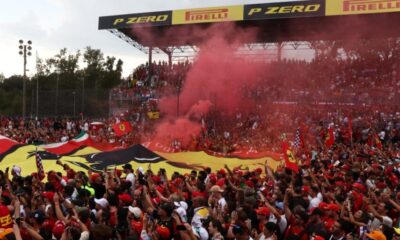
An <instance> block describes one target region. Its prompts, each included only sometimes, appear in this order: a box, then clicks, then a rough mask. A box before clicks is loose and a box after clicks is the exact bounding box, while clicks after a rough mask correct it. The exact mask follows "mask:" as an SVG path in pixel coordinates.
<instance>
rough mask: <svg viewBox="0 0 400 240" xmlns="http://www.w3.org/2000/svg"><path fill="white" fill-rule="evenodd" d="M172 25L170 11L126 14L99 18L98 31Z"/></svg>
mask: <svg viewBox="0 0 400 240" xmlns="http://www.w3.org/2000/svg"><path fill="white" fill-rule="evenodd" d="M171 23H172V11H163V12H149V13H137V14H126V15H117V16H106V17H100V19H99V29H115V28H130V27H132V26H151V27H153V26H167V25H171Z"/></svg>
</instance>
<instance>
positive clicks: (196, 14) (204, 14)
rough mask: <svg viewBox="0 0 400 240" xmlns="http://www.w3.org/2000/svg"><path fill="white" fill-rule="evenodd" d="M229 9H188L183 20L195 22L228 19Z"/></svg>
mask: <svg viewBox="0 0 400 240" xmlns="http://www.w3.org/2000/svg"><path fill="white" fill-rule="evenodd" d="M228 12H229V10H228V9H226V8H223V9H213V10H203V11H189V12H186V14H185V21H187V22H196V21H207V20H225V19H228Z"/></svg>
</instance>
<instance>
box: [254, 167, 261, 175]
mask: <svg viewBox="0 0 400 240" xmlns="http://www.w3.org/2000/svg"><path fill="white" fill-rule="evenodd" d="M254 172H256V173H258V174H261V173H262V169H261V168H256V170H254Z"/></svg>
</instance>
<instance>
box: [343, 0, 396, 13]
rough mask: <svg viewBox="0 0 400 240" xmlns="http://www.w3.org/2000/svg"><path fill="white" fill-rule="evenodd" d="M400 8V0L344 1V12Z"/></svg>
mask: <svg viewBox="0 0 400 240" xmlns="http://www.w3.org/2000/svg"><path fill="white" fill-rule="evenodd" d="M390 9H400V0H346V1H344V2H343V11H344V12H366V11H380V10H383V11H385V10H390Z"/></svg>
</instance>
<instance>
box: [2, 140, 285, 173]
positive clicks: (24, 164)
mask: <svg viewBox="0 0 400 240" xmlns="http://www.w3.org/2000/svg"><path fill="white" fill-rule="evenodd" d="M36 148H37V147H36V146H33V145H27V146H23V147H20V148H18V149H17V150H16V151H14V152H13V153H10V154H8V155H7V156H6V157H5V158H4V159H3V160H2V161H1V162H0V170H3V171H4V170H5V169H6V168H7V167H10V168H11V167H12V166H13V165H17V166H20V167H21V169H22V171H21V175H22V176H26V175H29V174H31V173H33V172H37V168H36V159H35V155H34V154H33V155H32V156H31V157H29V158H27V157H28V155H29V154H32V153H34V152H35V150H36ZM37 150H38V151H44V149H41V148H37ZM96 152H99V151H98V150H96V149H94V148H91V147H86V148H84V149H82V150H80V151H78V152H76V153H75V154H74V155H72V156H63V157H61V158H60V160H61V162H62V163H67V164H68V165H69V166H70V167H71V168H73V169H74V170H78V171H84V172H86V171H87V169H85V168H83V167H81V166H78V165H77V164H76V163H78V164H83V165H85V166H88V167H90V165H91V163H89V162H87V160H86V159H85V158H83V157H80V156H78V155H81V154H90V153H96ZM156 153H157V154H158V155H160V156H162V157H164V158H165V159H167V160H166V161H163V162H159V163H153V164H151V168H152V169H153V170H158V169H159V168H165V169H166V170H167V172H168V173H169V174H172V173H173V172H175V171H177V172H179V173H181V174H184V173H188V172H190V171H191V169H196V170H201V169H204V168H205V167H210V168H211V169H212V170H213V171H216V170H219V169H221V168H224V165H225V164H227V165H228V166H229V167H230V168H234V167H238V166H240V165H242V168H246V167H248V168H249V169H250V170H254V169H256V168H259V167H261V168H262V169H263V166H264V163H265V160H268V164H269V166H271V167H272V168H273V169H276V167H277V166H278V164H279V163H280V162H279V161H276V160H273V159H272V158H260V159H252V160H250V159H248V160H244V159H239V158H221V157H214V156H210V155H208V154H206V153H205V152H182V153H161V152H156ZM74 163H75V164H74ZM130 163H131V164H132V166H133V168H134V169H137V168H138V167H140V166H141V167H143V168H144V169H147V167H148V165H149V164H148V163H143V164H139V163H137V162H134V161H131V162H130ZM42 164H43V167H44V171H45V172H46V173H47V172H48V171H50V170H54V171H59V172H64V171H63V168H62V167H61V166H60V165H57V164H56V159H52V160H46V159H43V160H42ZM117 168H118V169H122V166H117Z"/></svg>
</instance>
